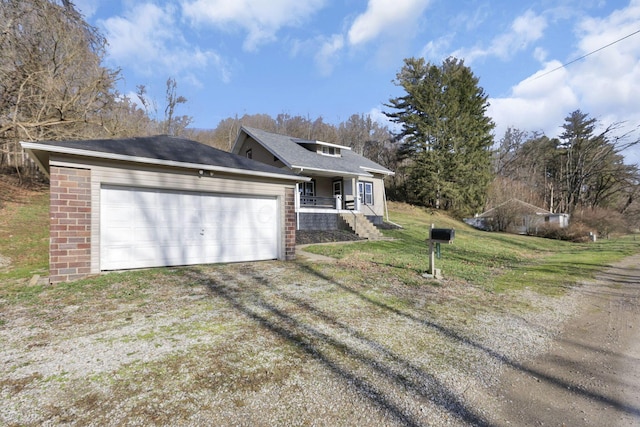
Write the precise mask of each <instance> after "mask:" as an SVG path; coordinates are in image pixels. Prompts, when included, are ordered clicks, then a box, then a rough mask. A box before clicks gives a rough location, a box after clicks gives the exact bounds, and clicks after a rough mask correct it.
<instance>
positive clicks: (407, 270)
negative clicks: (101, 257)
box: [0, 193, 640, 303]
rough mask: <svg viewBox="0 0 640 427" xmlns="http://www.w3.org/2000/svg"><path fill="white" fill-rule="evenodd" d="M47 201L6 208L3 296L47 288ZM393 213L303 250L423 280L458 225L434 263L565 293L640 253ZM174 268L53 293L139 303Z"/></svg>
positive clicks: (501, 288) (627, 246)
mask: <svg viewBox="0 0 640 427" xmlns="http://www.w3.org/2000/svg"><path fill="white" fill-rule="evenodd" d="M48 203H49V199H48V193H42V194H40V195H38V196H36V197H34V198H33V199H32V200H31V203H27V204H21V205H14V206H9V205H8V206H5V209H3V211H2V214H3V216H4V217H5V218H6V224H5V227H4V229H3V230H2V232H1V233H0V254H3V255H5V256H9V257H10V258H11V260H12V264H11V265H10V266H9V267H7V268H4V269H3V270H0V282H4V283H6V284H5V285H4V286H3V287H0V297H1V298H9V299H11V300H14V301H21V302H31V303H37V302H38V295H39V294H40V293H41V292H42V290H43V287H42V286H41V285H34V286H29V285H27V284H26V283H24V280H27V279H29V278H30V277H31V276H33V275H34V274H40V275H44V276H46V275H47V271H48V242H49V239H48V237H49V225H48V224H49V221H48V208H49V206H48ZM391 214H392V217H391V219H392V221H394V222H396V223H399V224H401V225H402V226H403V227H404V228H403V229H399V230H388V231H385V234H386V235H387V236H388V237H391V238H393V239H394V240H384V241H376V242H356V243H352V244H340V245H315V246H311V247H308V248H307V249H306V250H308V251H310V252H316V253H319V254H323V255H327V256H331V257H334V258H339V259H348V260H353V261H354V262H364V263H366V264H367V265H368V266H372V265H373V266H377V267H378V268H377V269H376V273H374V276H375V275H378V274H385V275H387V276H393V277H394V278H395V279H396V280H399V281H401V282H402V283H404V284H409V285H415V286H420V285H422V284H424V283H425V280H424V279H423V278H422V277H421V275H422V274H423V273H424V272H426V271H427V270H428V268H429V259H428V245H427V243H426V239H427V237H428V233H429V227H430V225H431V224H434V225H435V226H436V227H439V228H454V229H455V230H456V236H455V240H454V241H453V243H452V244H442V245H441V255H442V257H441V258H440V259H436V268H439V269H441V270H442V272H443V273H444V275H445V277H446V278H447V279H449V280H459V281H464V282H469V283H473V284H474V285H475V286H480V287H482V288H484V289H485V290H487V291H490V292H505V291H508V290H519V289H531V290H534V291H536V292H540V293H544V294H549V295H556V294H562V293H563V291H564V289H566V288H567V287H568V286H571V285H573V284H575V283H579V282H580V281H583V280H586V279H589V278H591V277H593V275H594V273H595V272H597V271H600V270H603V269H604V268H606V267H607V266H609V265H611V264H612V263H614V262H615V261H617V260H620V259H621V258H623V257H625V256H628V255H631V254H633V253H637V252H640V241H636V240H635V238H633V237H627V238H615V239H610V240H601V241H599V242H597V243H584V244H575V243H569V242H563V241H557V240H550V239H542V238H535V237H530V236H517V235H510V234H502V233H487V232H482V231H479V230H475V229H473V228H472V227H469V226H467V225H466V224H464V223H462V222H459V221H456V220H454V219H452V218H449V217H448V216H446V215H443V214H441V213H437V212H435V213H434V212H432V211H428V210H426V209H420V208H416V207H411V206H407V205H402V204H391ZM367 269H370V267H367V268H363V270H362V271H363V273H364V272H365V271H366V270H367ZM174 271H175V270H171V269H154V270H149V271H132V272H126V273H122V274H111V275H105V276H100V277H95V278H91V279H86V280H82V281H78V282H74V283H68V284H61V285H60V286H59V287H58V288H57V289H56V291H55V292H57V293H60V295H59V296H60V297H62V298H63V299H65V298H66V299H70V300H75V302H76V303H77V302H81V301H82V299H83V295H87V297H90V295H93V294H94V291H100V290H101V289H110V291H109V293H108V295H106V297H107V298H117V299H121V300H132V301H135V300H138V299H139V297H140V296H143V295H144V294H145V289H146V288H147V287H148V286H150V280H149V276H150V275H168V276H171V275H173V274H174V273H173V272H174ZM336 274H338V275H339V272H336ZM348 276H350V275H348ZM12 279H13V280H12ZM16 279H22V280H18V281H16ZM117 282H126V283H127V286H125V287H117V286H116V287H114V286H113V284H114V283H117ZM431 284H436V283H434V282H431ZM69 302H72V301H69Z"/></svg>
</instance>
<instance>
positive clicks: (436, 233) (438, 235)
mask: <svg viewBox="0 0 640 427" xmlns="http://www.w3.org/2000/svg"><path fill="white" fill-rule="evenodd" d="M455 235H456V230H454V229H453V228H432V229H431V236H430V239H431V241H433V242H440V243H451V241H453V238H454V237H455Z"/></svg>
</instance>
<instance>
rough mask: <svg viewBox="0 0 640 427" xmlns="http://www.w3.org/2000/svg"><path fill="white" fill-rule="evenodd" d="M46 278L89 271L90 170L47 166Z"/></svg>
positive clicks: (70, 277)
mask: <svg viewBox="0 0 640 427" xmlns="http://www.w3.org/2000/svg"><path fill="white" fill-rule="evenodd" d="M50 182H51V196H50V212H49V213H50V218H51V222H50V227H51V240H50V245H49V282H50V283H58V282H67V281H72V280H77V279H81V278H83V277H86V276H88V275H89V274H90V273H91V171H90V170H89V169H74V168H68V167H58V166H51V170H50Z"/></svg>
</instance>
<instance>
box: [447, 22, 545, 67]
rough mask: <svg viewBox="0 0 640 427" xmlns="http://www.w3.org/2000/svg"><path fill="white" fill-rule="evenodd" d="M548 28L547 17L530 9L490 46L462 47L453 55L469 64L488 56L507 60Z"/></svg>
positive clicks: (540, 36)
mask: <svg viewBox="0 0 640 427" xmlns="http://www.w3.org/2000/svg"><path fill="white" fill-rule="evenodd" d="M546 28H547V19H546V18H545V17H544V16H542V15H537V14H535V13H534V12H533V11H531V10H528V11H527V12H525V13H524V14H523V15H521V16H518V17H517V18H516V19H514V21H513V22H512V24H511V27H510V29H509V31H508V32H506V33H503V34H500V35H498V36H497V37H495V38H494V39H493V40H492V41H491V43H490V45H489V46H488V47H483V46H480V45H478V46H476V47H474V48H471V49H460V50H457V51H455V52H454V53H453V54H452V56H455V57H456V58H461V59H464V60H465V63H467V64H470V63H472V62H473V61H475V60H477V59H478V58H483V57H487V56H495V57H498V58H500V59H502V60H507V59H509V58H511V57H512V56H513V55H514V54H515V53H517V52H520V51H522V50H524V49H526V48H528V47H529V46H530V45H531V44H532V43H533V42H535V41H537V40H539V39H541V38H542V36H543V35H544V30H545V29H546Z"/></svg>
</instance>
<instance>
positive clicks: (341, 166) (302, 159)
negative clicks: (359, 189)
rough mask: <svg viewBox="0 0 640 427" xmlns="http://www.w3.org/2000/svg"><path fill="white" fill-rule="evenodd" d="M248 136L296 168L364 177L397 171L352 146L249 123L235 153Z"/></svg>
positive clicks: (292, 167) (241, 134)
mask: <svg viewBox="0 0 640 427" xmlns="http://www.w3.org/2000/svg"><path fill="white" fill-rule="evenodd" d="M247 137H251V138H253V139H254V140H255V141H257V142H258V143H259V144H260V145H262V146H263V147H264V148H265V149H266V150H267V151H269V152H270V153H271V154H273V155H274V156H276V157H277V158H279V159H280V161H282V163H284V164H285V165H286V166H287V167H288V168H289V169H291V170H292V171H297V172H300V173H304V171H305V170H308V171H314V172H324V173H332V174H336V175H352V176H360V177H371V176H373V175H372V173H379V174H383V175H394V172H392V171H390V170H389V169H387V168H385V167H384V166H381V165H379V164H378V163H376V162H374V161H372V160H369V159H367V158H366V157H364V156H361V155H359V154H357V153H354V152H353V151H352V150H351V149H350V148H349V147H343V146H338V145H336V144H328V143H323V142H321V141H310V140H304V139H300V138H293V137H290V136H287V135H281V134H277V133H271V132H266V131H264V130H261V129H256V128H251V127H248V126H242V128H241V129H240V132H239V133H238V137H237V138H236V142H235V144H234V147H233V150H232V151H233V152H234V153H236V154H238V152H239V150H240V148H241V146H242V144H243V143H244V142H245V140H246V139H247ZM304 144H323V145H328V146H333V147H340V148H341V154H342V155H341V156H340V157H338V156H335V157H334V156H325V155H322V154H318V153H316V152H315V151H309V150H307V149H306V148H304V147H303V145H304Z"/></svg>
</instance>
